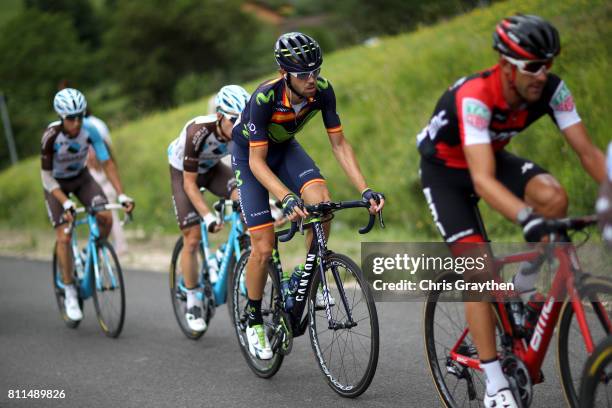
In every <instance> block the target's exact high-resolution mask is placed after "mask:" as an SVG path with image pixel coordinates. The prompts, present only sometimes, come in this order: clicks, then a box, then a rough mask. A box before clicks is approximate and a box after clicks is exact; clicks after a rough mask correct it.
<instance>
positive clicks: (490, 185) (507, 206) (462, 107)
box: [417, 15, 605, 407]
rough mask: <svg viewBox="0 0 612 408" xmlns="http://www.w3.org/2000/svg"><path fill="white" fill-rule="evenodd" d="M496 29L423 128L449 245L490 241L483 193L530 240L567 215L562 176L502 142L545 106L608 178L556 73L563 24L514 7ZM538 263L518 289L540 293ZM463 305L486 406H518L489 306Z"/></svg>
mask: <svg viewBox="0 0 612 408" xmlns="http://www.w3.org/2000/svg"><path fill="white" fill-rule="evenodd" d="M493 37H494V43H493V47H494V49H495V50H497V51H498V52H499V54H500V59H499V62H498V63H497V64H496V65H495V66H493V67H492V68H490V69H488V70H485V71H483V72H480V73H478V74H475V75H472V76H469V77H465V78H462V79H460V80H458V81H457V82H456V83H455V84H454V85H453V86H451V87H450V88H449V89H448V90H447V91H446V92H445V93H444V94H443V95H442V97H441V98H440V100H439V101H438V104H437V106H436V109H435V111H434V114H433V116H432V118H431V120H430V122H429V124H428V125H427V126H426V127H425V129H423V131H422V132H421V133H420V134H419V135H418V136H417V144H418V148H419V152H420V153H421V182H422V185H423V193H424V194H425V198H426V200H427V203H428V205H429V208H430V210H431V212H432V215H433V219H434V222H435V224H436V227H437V228H438V230H439V232H440V234H441V235H442V237H443V238H444V240H445V241H446V242H447V243H449V245H451V249H453V244H455V243H459V242H483V241H484V238H483V232H482V231H481V228H480V227H479V220H478V217H477V215H476V212H475V210H474V205H475V202H476V201H477V200H478V198H482V199H484V201H485V202H487V204H489V205H490V206H491V207H493V208H494V209H495V210H497V211H499V212H500V213H501V214H503V215H504V216H505V217H506V218H508V219H510V220H512V221H515V222H517V223H518V224H520V225H521V226H522V227H523V234H524V236H525V239H526V240H527V241H531V242H537V241H540V240H541V238H542V237H543V235H544V234H545V231H544V228H543V227H544V226H543V220H544V219H545V218H558V217H562V216H565V214H566V210H567V205H568V199H567V194H566V192H565V190H564V189H563V187H561V185H560V184H559V182H558V181H557V180H556V179H555V178H554V177H552V176H551V175H550V174H548V172H547V171H546V170H544V169H542V168H541V167H540V166H538V165H537V164H535V163H533V162H531V161H529V160H526V159H522V158H520V157H517V156H515V155H513V154H511V153H509V152H507V151H505V150H504V146H505V145H506V144H508V142H509V141H510V139H511V138H512V137H514V136H515V135H517V134H518V133H519V132H521V131H522V130H523V129H525V128H526V127H528V126H529V125H530V124H531V123H533V122H534V121H536V120H537V119H539V118H540V117H542V116H544V115H545V114H547V115H548V116H550V117H551V118H552V119H553V121H554V122H555V124H556V125H557V127H558V128H559V130H561V132H562V133H563V135H564V136H565V138H566V140H567V141H568V143H569V144H570V146H571V147H572V148H573V150H574V151H575V152H576V154H577V155H578V157H579V158H580V161H581V163H582V166H583V167H584V169H585V170H586V171H587V172H588V173H589V174H590V175H591V176H592V177H593V179H595V180H596V181H597V182H601V181H602V180H603V179H604V174H605V170H604V169H605V167H604V155H603V153H602V152H601V151H600V150H599V149H598V148H597V147H595V146H594V145H593V144H592V143H591V141H590V139H589V137H588V135H587V131H586V128H585V126H584V125H583V123H582V121H581V119H580V117H579V116H578V113H577V111H576V107H575V104H574V100H573V98H572V95H571V93H570V91H569V89H568V88H567V85H566V84H565V83H564V82H563V81H562V80H561V79H560V78H559V77H557V76H556V75H554V74H552V73H550V72H549V70H550V68H551V67H552V64H553V59H554V58H555V57H556V56H557V55H558V54H559V52H560V49H561V47H560V41H559V35H558V32H557V30H556V29H555V28H554V27H553V26H552V25H551V24H549V23H548V22H546V21H544V20H542V19H541V18H539V17H537V16H531V15H517V16H513V17H510V18H506V19H504V20H502V21H501V22H500V23H499V24H498V25H497V27H496V30H495V32H494V34H493ZM458 247H459V246H458V245H454V249H457V248H458ZM538 267H539V265H535V264H534V265H531V264H523V265H521V268H520V272H519V273H518V274H517V276H516V277H515V280H514V283H515V290H518V291H519V292H524V295H525V297H528V295H529V294H531V293H533V292H534V290H533V288H534V284H535V277H536V274H535V272H537V269H538ZM522 297H523V296H522ZM465 309H466V318H467V321H468V325H469V330H470V333H471V334H472V336H473V339H474V343H475V345H476V347H477V349H478V352H479V357H480V360H481V367H482V368H483V371H484V372H485V375H486V377H487V392H486V395H485V399H484V402H485V406H488V407H489V406H495V407H506V406H508V407H512V406H516V401H514V397H513V396H512V393H511V392H510V390H509V388H508V382H507V380H506V379H505V377H504V375H503V373H502V371H501V367H500V364H499V362H498V361H497V355H496V349H495V331H494V323H493V322H494V319H493V316H492V314H493V312H492V310H491V308H490V305H489V304H488V303H484V302H466V306H465Z"/></svg>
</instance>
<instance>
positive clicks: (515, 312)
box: [506, 299, 525, 337]
mask: <svg viewBox="0 0 612 408" xmlns="http://www.w3.org/2000/svg"><path fill="white" fill-rule="evenodd" d="M506 307H507V309H508V314H509V315H510V321H511V323H512V329H513V331H514V332H515V333H516V334H517V335H518V337H523V336H524V330H523V326H524V323H525V314H524V311H523V302H521V300H520V299H519V300H513V301H510V302H508V303H506Z"/></svg>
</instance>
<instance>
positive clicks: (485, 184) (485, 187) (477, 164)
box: [463, 143, 527, 222]
mask: <svg viewBox="0 0 612 408" xmlns="http://www.w3.org/2000/svg"><path fill="white" fill-rule="evenodd" d="M463 151H464V153H465V158H466V160H467V163H468V167H469V170H470V175H471V177H472V182H473V183H474V189H475V190H476V193H477V194H478V195H479V196H480V197H481V198H482V199H483V200H485V201H486V203H487V204H489V205H490V206H491V207H493V209H495V210H496V211H498V212H500V213H501V214H503V215H504V217H506V218H508V219H509V220H511V221H512V222H516V218H517V215H518V213H519V211H520V210H521V209H523V208H524V207H526V206H527V204H525V203H524V202H523V201H521V200H520V199H519V198H517V197H516V196H515V195H514V194H512V192H511V191H510V190H508V189H507V188H506V186H504V185H503V184H502V183H500V182H499V181H498V180H497V179H496V178H495V156H494V155H493V149H492V148H491V145H490V144H485V143H483V144H473V145H468V146H464V147H463Z"/></svg>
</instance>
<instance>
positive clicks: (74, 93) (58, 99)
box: [53, 88, 87, 119]
mask: <svg viewBox="0 0 612 408" xmlns="http://www.w3.org/2000/svg"><path fill="white" fill-rule="evenodd" d="M53 108H54V109H55V111H56V112H57V114H58V115H60V117H61V118H62V119H65V118H66V116H70V115H78V114H81V113H85V109H87V101H86V100H85V96H84V95H83V94H82V93H81V92H79V91H78V90H76V89H74V88H65V89H62V90H61V91H59V92H58V93H56V94H55V98H53Z"/></svg>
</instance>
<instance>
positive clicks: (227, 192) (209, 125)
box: [168, 85, 250, 332]
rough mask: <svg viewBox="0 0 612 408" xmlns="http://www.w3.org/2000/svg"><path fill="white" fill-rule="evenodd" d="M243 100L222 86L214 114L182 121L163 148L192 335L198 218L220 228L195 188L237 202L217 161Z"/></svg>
mask: <svg viewBox="0 0 612 408" xmlns="http://www.w3.org/2000/svg"><path fill="white" fill-rule="evenodd" d="M249 98H250V95H249V93H248V92H247V91H245V90H244V89H243V88H242V87H240V86H238V85H226V86H224V87H223V88H221V90H220V91H219V93H217V96H216V97H215V102H214V104H215V111H216V113H215V114H213V115H207V116H197V117H195V118H193V119H191V120H190V121H188V122H187V124H185V126H184V127H183V130H182V131H181V133H180V135H179V137H178V138H176V139H175V140H174V141H173V142H172V143H170V146H169V147H168V161H169V162H170V181H171V184H172V201H173V204H174V212H175V214H176V219H177V222H178V225H179V228H180V229H181V232H182V234H183V250H182V253H181V265H180V267H181V270H182V271H183V275H184V276H183V277H184V280H185V287H186V288H187V309H186V313H185V319H186V320H187V324H188V325H189V327H190V328H191V330H193V331H198V332H202V331H204V330H206V322H205V321H204V318H203V315H202V300H201V299H198V297H197V290H198V276H197V270H196V254H197V252H198V250H199V249H198V246H199V243H200V240H201V234H200V228H199V223H200V219H203V220H204V221H205V222H206V226H207V228H208V231H209V232H213V233H214V232H218V231H219V230H220V229H221V225H220V224H219V223H218V222H217V219H216V217H215V215H213V213H212V211H211V210H210V208H208V206H207V205H206V202H205V201H204V198H203V196H202V194H201V193H200V188H201V187H205V188H206V189H207V190H210V191H211V192H212V193H213V194H215V195H216V196H218V197H223V198H231V199H232V200H237V199H238V193H237V191H236V181H235V179H234V175H233V172H232V169H231V168H230V167H229V166H228V165H226V164H224V163H223V162H222V161H221V159H222V158H223V157H224V156H226V155H228V154H229V152H230V150H229V143H230V141H231V139H232V127H233V126H234V123H235V122H236V120H237V119H238V117H239V116H240V113H241V112H242V110H243V109H244V107H245V105H246V103H247V101H248V100H249Z"/></svg>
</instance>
